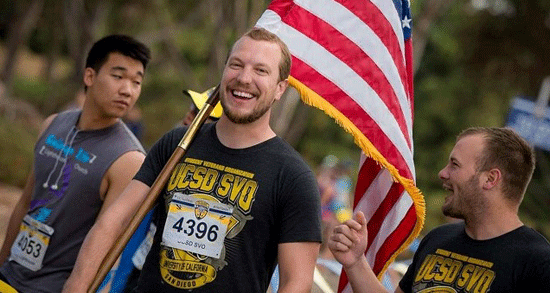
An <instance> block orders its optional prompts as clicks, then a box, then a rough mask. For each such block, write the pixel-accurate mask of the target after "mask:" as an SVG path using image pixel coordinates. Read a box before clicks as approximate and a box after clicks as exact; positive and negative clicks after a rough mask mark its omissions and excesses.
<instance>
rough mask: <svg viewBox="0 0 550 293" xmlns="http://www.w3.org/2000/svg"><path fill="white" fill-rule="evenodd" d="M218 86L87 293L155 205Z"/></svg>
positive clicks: (94, 288) (216, 95)
mask: <svg viewBox="0 0 550 293" xmlns="http://www.w3.org/2000/svg"><path fill="white" fill-rule="evenodd" d="M219 88H220V86H219V85H218V86H216V88H215V89H214V91H213V92H212V94H211V95H210V97H208V99H207V100H206V103H205V104H204V106H203V107H202V109H201V110H200V111H199V113H198V114H197V116H196V117H195V119H193V122H191V125H189V129H188V130H187V132H186V133H185V135H184V136H183V138H182V139H181V141H180V142H179V144H178V147H177V148H176V150H175V151H174V153H172V156H171V157H170V159H168V162H166V165H164V168H162V171H160V173H159V175H158V176H157V179H156V180H155V182H153V185H152V186H151V189H150V190H149V193H148V194H147V197H146V198H145V199H144V201H143V203H142V205H141V206H140V207H139V209H138V210H137V212H136V214H135V215H134V217H133V218H132V220H131V221H130V223H129V225H128V228H127V229H126V230H125V231H124V232H123V233H122V234H121V235H120V236H119V237H118V239H117V242H116V243H115V245H114V247H113V248H112V249H111V250H109V252H108V253H107V255H106V256H105V258H104V259H103V261H102V263H101V266H100V267H99V270H98V271H97V273H96V276H95V278H94V281H93V283H92V284H91V286H90V288H89V289H88V293H94V292H96V291H97V289H98V288H99V286H100V285H101V282H102V281H103V279H104V278H105V276H107V274H108V273H109V271H110V270H111V268H112V267H113V265H114V263H115V262H116V260H117V259H118V257H119V255H120V254H121V253H122V250H123V249H124V247H125V246H126V244H127V243H128V241H129V240H130V238H131V237H132V235H133V234H134V232H135V231H136V230H137V228H138V227H139V224H140V223H141V221H142V220H143V218H144V217H145V216H146V215H147V213H148V212H149V211H150V210H151V209H152V208H153V206H154V205H155V201H156V199H157V197H158V195H159V194H160V193H161V191H162V189H163V188H164V186H165V185H166V183H167V182H168V179H169V178H170V175H171V173H172V170H174V168H175V167H176V165H177V164H178V163H179V161H180V159H181V158H182V157H183V155H184V154H185V152H186V151H187V150H188V149H189V145H190V144H191V142H192V141H193V139H194V138H195V136H196V134H197V132H198V130H199V129H200V127H201V126H202V125H203V124H204V121H206V119H207V118H208V116H210V112H212V110H213V109H214V106H216V104H217V103H218V101H219Z"/></svg>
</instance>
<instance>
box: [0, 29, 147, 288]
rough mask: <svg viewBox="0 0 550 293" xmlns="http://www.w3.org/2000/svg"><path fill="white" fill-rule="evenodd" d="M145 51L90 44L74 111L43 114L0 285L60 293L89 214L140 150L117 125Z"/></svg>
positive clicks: (135, 91)
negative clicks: (80, 103)
mask: <svg viewBox="0 0 550 293" xmlns="http://www.w3.org/2000/svg"><path fill="white" fill-rule="evenodd" d="M149 59H150V50H149V49H148V48H147V47H146V46H145V45H143V44H142V43H140V42H138V41H136V40H135V39H133V38H131V37H128V36H123V35H112V36H108V37H105V38H103V39H101V40H99V41H98V42H96V43H95V44H94V45H93V46H92V48H91V50H90V52H89V54H88V57H87V60H86V68H85V71H84V79H83V80H84V90H85V95H86V98H85V101H84V105H83V106H82V110H73V111H66V112H62V113H58V114H54V115H52V116H50V117H48V118H47V119H46V120H45V122H44V123H43V125H42V127H41V132H40V135H39V139H38V142H37V143H36V145H35V149H34V156H35V160H34V164H33V169H32V170H31V172H30V174H29V177H28V180H27V184H26V186H25V188H24V189H23V194H22V196H21V199H20V201H19V203H18V204H17V206H16V208H15V210H14V211H13V214H12V216H11V218H10V222H9V226H8V233H7V236H6V240H5V241H4V244H3V246H2V248H1V251H0V263H3V264H2V266H1V267H0V284H2V282H4V286H6V283H7V284H8V285H9V286H11V287H13V288H15V289H16V290H17V291H19V292H61V290H62V287H63V284H64V283H65V281H66V279H67V278H68V277H69V275H70V273H71V271H72V269H73V266H74V263H75V260H76V257H77V255H78V251H79V250H80V246H81V245H82V242H83V240H84V238H85V236H86V234H87V233H88V231H89V229H90V228H91V227H92V225H93V224H94V223H95V220H96V218H97V216H98V215H99V214H100V213H102V212H103V211H104V210H105V209H107V207H108V206H109V205H111V204H112V203H113V202H115V201H116V199H117V197H118V195H119V194H120V193H121V192H122V190H123V189H124V188H125V187H126V185H127V184H128V182H130V180H131V179H132V177H133V176H134V175H135V173H136V172H137V170H138V169H139V167H140V166H141V163H142V162H143V159H144V157H145V151H144V149H143V147H142V146H141V144H140V143H139V141H138V140H137V139H136V137H135V136H134V135H133V134H132V133H131V131H130V130H129V129H128V128H127V127H126V125H125V124H124V123H123V122H122V120H121V117H123V116H124V115H125V114H126V113H127V112H128V110H129V109H131V108H132V107H133V106H134V104H135V103H136V101H137V99H138V97H139V95H140V93H141V84H142V81H143V77H144V73H145V68H146V66H147V63H148V61H149Z"/></svg>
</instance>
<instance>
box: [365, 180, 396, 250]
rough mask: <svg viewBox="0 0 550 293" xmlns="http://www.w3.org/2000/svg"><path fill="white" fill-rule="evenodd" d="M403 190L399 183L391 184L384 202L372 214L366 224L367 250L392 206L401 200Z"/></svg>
mask: <svg viewBox="0 0 550 293" xmlns="http://www.w3.org/2000/svg"><path fill="white" fill-rule="evenodd" d="M404 190H405V188H404V187H403V185H401V184H399V183H394V184H392V186H391V188H390V190H389V191H388V193H387V194H386V196H385V197H384V200H383V201H382V202H381V203H380V206H378V209H376V212H374V214H373V215H372V217H371V218H370V219H369V222H368V224H367V230H368V233H369V238H368V241H369V243H368V245H367V250H369V249H370V246H371V245H372V242H373V241H374V238H376V235H378V232H380V227H381V226H382V224H383V223H384V219H385V218H386V216H387V215H388V214H389V213H390V211H391V210H392V208H393V207H394V205H395V204H396V203H397V202H398V201H399V200H400V199H401V195H402V194H403V191H404Z"/></svg>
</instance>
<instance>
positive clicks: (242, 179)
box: [135, 124, 321, 292]
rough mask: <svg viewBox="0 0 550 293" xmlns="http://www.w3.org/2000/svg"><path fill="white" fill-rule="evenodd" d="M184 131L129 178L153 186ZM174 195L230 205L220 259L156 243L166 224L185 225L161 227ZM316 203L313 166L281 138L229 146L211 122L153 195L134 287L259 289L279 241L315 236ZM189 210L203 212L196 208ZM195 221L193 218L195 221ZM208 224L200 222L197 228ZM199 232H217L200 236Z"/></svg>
mask: <svg viewBox="0 0 550 293" xmlns="http://www.w3.org/2000/svg"><path fill="white" fill-rule="evenodd" d="M185 130H186V129H184V128H177V129H174V130H172V131H171V132H169V133H167V134H166V135H165V136H164V137H162V138H161V139H160V140H159V141H158V142H157V143H156V144H155V145H154V146H153V148H152V149H151V151H150V152H149V155H148V156H147V158H146V159H145V162H144V164H143V166H142V167H141V169H140V171H139V172H138V173H137V174H136V176H135V179H137V180H139V181H142V182H144V183H145V184H147V185H149V186H151V185H152V183H153V182H154V180H155V178H156V177H157V175H158V173H159V172H160V171H161V169H162V168H163V166H164V164H165V163H166V161H167V160H168V159H169V157H170V155H171V154H172V153H173V151H174V149H175V148H176V146H177V144H178V143H179V141H180V140H181V137H182V136H183V134H184V133H185ZM175 194H185V195H192V196H193V197H195V198H201V199H206V200H208V201H209V202H210V203H212V202H219V203H222V204H227V205H229V206H232V207H233V212H232V215H231V221H230V224H229V226H228V231H227V232H226V236H225V242H224V245H223V247H224V248H223V249H222V252H221V255H220V257H219V258H214V257H204V256H202V255H200V254H196V253H191V252H187V251H184V250H179V249H174V248H171V247H168V246H165V245H163V244H161V242H162V241H163V230H164V229H172V230H173V229H176V230H180V229H181V231H184V232H185V231H188V230H183V229H184V228H191V227H189V226H182V224H186V222H185V221H180V222H179V224H174V225H173V226H172V224H170V225H171V226H170V227H169V226H166V228H165V222H166V220H167V207H168V205H169V203H170V201H171V200H172V198H173V197H174V195H175ZM176 197H177V195H176ZM319 206H320V203H319V191H318V187H317V184H316V181H315V177H314V175H313V172H312V171H311V169H310V168H309V167H308V166H307V164H306V163H305V162H304V161H303V160H302V159H301V158H300V156H299V154H298V153H297V152H296V151H295V150H294V149H292V147H290V146H289V145H288V144H287V143H285V142H284V141H283V140H282V139H280V138H279V137H274V138H272V139H269V140H267V141H265V142H262V143H260V144H258V145H255V146H252V147H249V148H245V149H230V148H227V147H225V146H223V145H222V144H221V143H220V141H219V140H218V139H217V136H216V130H215V124H207V125H204V126H203V127H202V128H201V130H200V133H199V134H198V135H197V137H196V138H195V141H194V142H193V144H192V146H191V147H190V149H189V150H188V151H187V153H186V154H185V155H184V158H183V159H182V160H181V161H180V163H179V164H178V165H177V166H176V168H175V169H174V171H173V173H172V174H171V178H170V179H169V182H168V184H167V186H166V188H165V190H164V193H163V194H161V195H160V196H159V200H158V208H157V209H156V211H157V213H158V214H157V215H156V217H155V218H156V219H157V220H156V225H157V227H158V229H157V232H156V235H155V239H154V243H153V247H152V249H151V251H150V252H149V255H148V256H147V259H146V262H145V264H144V266H143V270H142V273H141V277H140V279H139V281H138V288H137V292H181V291H187V290H192V292H265V291H266V290H267V287H268V286H269V281H270V278H271V275H272V273H273V271H274V268H275V265H276V261H277V247H278V244H279V243H288V242H320V241H321V232H320V217H319V215H320V208H319ZM169 210H170V211H172V209H169ZM195 213H196V215H199V216H198V217H199V218H200V217H204V214H203V215H202V216H201V215H200V211H199V209H195ZM182 218H183V217H182ZM197 219H198V218H196V219H194V220H193V221H197V223H199V222H198V221H199V220H197ZM208 227H209V226H207V225H206V224H204V225H203V231H206V228H208ZM197 228H198V226H197ZM189 231H190V230H189ZM208 232H211V230H208ZM174 233H176V232H174ZM180 234H181V235H182V238H181V240H182V241H183V242H185V241H186V238H185V235H184V234H182V233H180ZM178 235H179V234H178ZM197 235H199V234H197ZM205 235H207V236H216V237H217V234H206V233H202V234H200V235H199V236H205ZM178 237H179V236H178ZM216 237H212V239H214V238H216Z"/></svg>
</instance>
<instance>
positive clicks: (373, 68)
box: [283, 5, 411, 148]
mask: <svg viewBox="0 0 550 293" xmlns="http://www.w3.org/2000/svg"><path fill="white" fill-rule="evenodd" d="M283 21H284V23H286V24H287V25H289V26H291V27H293V28H295V29H296V30H298V31H300V32H301V33H303V34H304V35H305V36H307V37H308V38H310V39H312V40H313V41H315V42H316V43H318V44H319V45H321V46H322V47H323V48H325V49H326V50H328V51H329V52H330V53H332V54H333V55H334V56H335V57H337V58H338V59H340V60H341V61H342V62H343V63H345V64H346V65H347V66H348V67H349V68H350V69H351V70H353V71H354V72H355V73H356V74H357V75H359V76H360V77H361V78H362V79H363V80H364V81H365V82H366V83H367V84H368V85H369V86H370V87H371V88H372V89H373V90H374V91H375V92H376V94H377V95H378V96H379V97H381V100H382V101H383V102H384V104H386V107H387V108H388V109H389V110H390V112H391V113H392V115H393V116H394V118H395V120H396V121H397V123H398V124H399V127H400V129H401V132H403V134H404V135H405V139H406V141H407V143H408V145H409V148H410V147H411V139H410V137H409V131H408V129H407V123H406V122H405V116H404V114H403V111H405V110H404V109H401V105H400V104H399V99H398V98H397V96H396V94H395V92H394V90H393V88H392V86H391V84H390V82H389V81H388V79H387V77H386V76H385V75H384V73H383V72H382V71H381V70H380V68H379V67H378V66H377V65H376V63H374V61H373V60H372V58H370V56H369V55H367V54H366V53H365V52H364V51H363V50H362V49H361V48H360V47H359V46H357V45H356V44H355V43H354V42H352V41H351V40H350V39H349V38H348V37H347V36H345V35H343V34H342V33H340V32H339V31H338V30H336V29H335V28H334V27H332V26H331V25H330V24H328V23H327V22H325V21H324V20H323V19H321V18H318V17H317V16H315V15H313V14H311V13H310V12H309V11H307V10H305V9H303V8H301V7H300V6H298V5H296V6H295V7H294V8H293V9H292V10H290V11H288V13H287V14H286V15H285V16H284V18H283ZM312 27H314V28H315V29H311V28H312ZM381 61H382V62H391V61H390V60H381ZM403 75H404V74H403ZM343 79H345V77H343ZM404 88H405V91H406V90H407V89H408V86H405V87H404ZM323 97H324V98H325V99H326V100H327V101H328V102H330V103H331V104H333V105H337V104H339V103H338V102H339V97H334V99H331V98H330V96H329V97H327V96H325V95H323ZM405 98H408V97H405ZM340 105H341V107H345V108H349V107H350V105H349V104H341V103H340ZM406 111H408V109H406Z"/></svg>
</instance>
